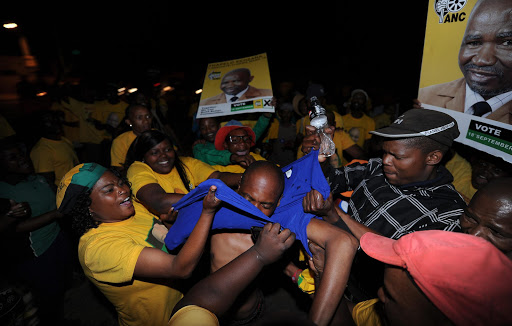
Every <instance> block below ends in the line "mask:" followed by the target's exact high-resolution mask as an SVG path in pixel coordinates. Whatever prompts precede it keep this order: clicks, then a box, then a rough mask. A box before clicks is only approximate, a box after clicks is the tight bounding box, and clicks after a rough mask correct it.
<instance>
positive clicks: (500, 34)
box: [459, 1, 512, 99]
mask: <svg viewBox="0 0 512 326" xmlns="http://www.w3.org/2000/svg"><path fill="white" fill-rule="evenodd" d="M476 10H478V11H477V12H475V13H474V14H473V16H472V18H471V20H469V21H468V25H467V27H466V32H465V34H464V38H463V40H462V44H461V47H460V51H459V66H460V69H461V71H462V73H463V74H464V77H465V79H466V82H467V83H468V85H469V87H470V88H471V89H472V90H473V91H475V92H477V93H479V94H480V95H482V96H483V97H484V98H486V99H488V98H491V97H493V96H496V95H498V94H502V93H505V92H508V91H510V90H512V2H510V1H501V2H497V1H494V2H487V3H484V4H482V5H481V6H480V7H478V8H476Z"/></svg>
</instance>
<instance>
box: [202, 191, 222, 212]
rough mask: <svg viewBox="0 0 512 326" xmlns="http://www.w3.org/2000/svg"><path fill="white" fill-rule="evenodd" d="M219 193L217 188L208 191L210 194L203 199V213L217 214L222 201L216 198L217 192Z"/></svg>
mask: <svg viewBox="0 0 512 326" xmlns="http://www.w3.org/2000/svg"><path fill="white" fill-rule="evenodd" d="M216 191H217V187H216V186H211V187H210V189H209V190H208V194H206V196H205V197H204V199H203V212H204V213H209V214H215V212H216V211H217V207H219V205H220V203H222V200H220V199H218V198H217V197H215V192H216Z"/></svg>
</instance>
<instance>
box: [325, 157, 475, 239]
mask: <svg viewBox="0 0 512 326" xmlns="http://www.w3.org/2000/svg"><path fill="white" fill-rule="evenodd" d="M324 174H325V176H326V178H327V182H328V183H329V185H330V187H331V192H332V193H340V192H344V191H348V190H353V193H352V196H351V198H350V201H349V211H348V213H349V215H351V216H352V217H353V218H354V219H356V220H357V221H358V222H360V223H361V224H364V225H366V226H367V227H369V228H371V229H372V230H375V231H377V232H379V233H380V234H382V235H383V236H386V237H388V238H392V239H398V238H400V237H401V236H403V235H405V234H408V233H411V232H414V231H421V230H445V231H455V232H460V231H461V229H460V222H459V217H460V215H462V213H463V209H464V208H465V207H466V203H465V202H464V200H463V199H462V197H461V196H460V195H459V193H458V192H457V191H456V190H455V188H454V186H453V185H452V184H451V182H452V181H453V176H452V175H451V173H450V172H449V171H448V170H447V169H446V168H445V167H444V166H439V168H438V171H437V175H438V176H437V178H436V179H434V180H428V181H425V182H421V183H414V184H408V185H404V186H394V185H391V184H390V183H389V182H388V181H387V179H386V177H385V175H384V173H383V171H382V160H381V159H380V158H377V159H370V160H369V161H368V163H366V164H360V163H354V164H351V165H349V166H345V167H342V168H333V167H326V168H324Z"/></svg>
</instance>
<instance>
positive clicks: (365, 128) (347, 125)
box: [343, 114, 375, 148]
mask: <svg viewBox="0 0 512 326" xmlns="http://www.w3.org/2000/svg"><path fill="white" fill-rule="evenodd" d="M343 123H344V126H343V129H344V130H345V131H346V132H348V133H350V130H351V129H353V128H356V129H358V130H359V140H358V141H357V144H358V145H359V146H361V148H364V142H365V141H366V140H368V139H370V138H372V134H370V131H373V130H375V121H374V120H373V119H372V118H371V117H369V116H367V115H366V114H363V116H362V117H361V118H359V119H357V118H354V117H353V116H352V115H351V114H346V115H344V116H343Z"/></svg>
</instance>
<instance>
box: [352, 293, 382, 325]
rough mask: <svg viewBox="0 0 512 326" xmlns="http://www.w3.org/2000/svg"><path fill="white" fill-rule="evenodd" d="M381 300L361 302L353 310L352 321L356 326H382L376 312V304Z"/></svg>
mask: <svg viewBox="0 0 512 326" xmlns="http://www.w3.org/2000/svg"><path fill="white" fill-rule="evenodd" d="M377 302H379V299H371V300H366V301H362V302H359V303H358V304H356V305H355V306H354V309H353V310H352V319H353V320H354V323H355V324H356V325H358V326H359V325H361V326H363V325H364V326H380V325H381V322H380V317H379V315H378V314H377V311H376V310H375V304H376V303H377Z"/></svg>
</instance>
